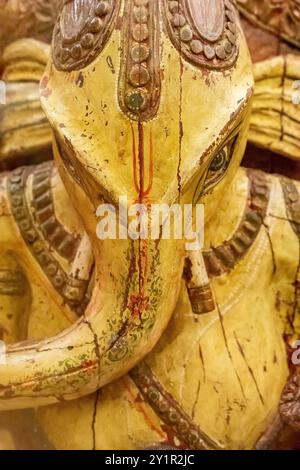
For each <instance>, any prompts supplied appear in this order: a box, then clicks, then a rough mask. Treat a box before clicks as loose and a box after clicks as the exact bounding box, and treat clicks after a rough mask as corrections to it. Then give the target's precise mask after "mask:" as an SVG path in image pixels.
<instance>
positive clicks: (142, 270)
mask: <svg viewBox="0 0 300 470" xmlns="http://www.w3.org/2000/svg"><path fill="white" fill-rule="evenodd" d="M131 132H132V156H133V181H134V187H135V190H136V192H137V194H138V202H139V204H143V203H145V204H146V205H147V209H148V215H149V214H150V201H149V200H148V196H149V194H150V191H151V189H152V186H153V160H154V159H153V154H154V152H153V138H152V130H151V129H150V135H149V182H148V186H147V188H146V189H145V136H144V127H143V124H142V123H141V122H138V139H137V140H138V152H137V145H136V137H135V132H134V128H133V125H132V124H131ZM138 165H139V167H138ZM148 220H149V218H148ZM150 226H151V220H149V224H148V230H149V229H150ZM138 266H139V292H138V294H134V295H132V296H131V298H130V301H129V304H128V308H129V309H130V311H131V312H132V315H133V316H134V317H136V316H141V313H142V312H143V311H145V310H147V308H148V304H149V297H148V296H147V295H146V294H145V285H146V283H147V275H148V240H141V239H139V258H138Z"/></svg>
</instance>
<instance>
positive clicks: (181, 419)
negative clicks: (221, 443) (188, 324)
mask: <svg viewBox="0 0 300 470" xmlns="http://www.w3.org/2000/svg"><path fill="white" fill-rule="evenodd" d="M130 376H131V378H132V380H133V381H134V383H135V385H136V386H137V388H138V389H139V390H140V392H141V393H142V395H143V397H144V398H145V400H146V401H147V403H149V405H150V406H151V407H152V408H153V409H154V411H155V412H156V413H157V415H158V416H159V417H160V418H161V420H162V421H163V422H164V423H166V424H167V425H169V426H170V427H171V428H173V429H174V431H175V432H176V435H177V437H178V439H179V440H180V442H182V443H184V444H185V445H186V446H187V448H189V449H193V450H194V449H195V450H203V449H216V448H218V444H217V443H215V442H213V441H212V440H211V439H210V438H209V437H208V436H206V435H205V434H204V433H203V432H202V431H201V430H200V429H199V428H198V427H197V426H196V425H195V424H194V423H193V422H192V420H191V419H190V418H189V416H188V415H187V414H186V413H185V412H184V411H183V410H182V409H181V408H180V406H179V405H178V403H176V402H175V400H174V399H173V398H172V397H171V396H170V395H169V394H168V393H167V392H166V391H165V390H164V389H163V387H162V385H161V384H160V383H159V382H158V380H157V379H156V378H155V377H154V375H153V373H152V371H151V369H150V368H149V367H148V366H147V365H146V364H145V363H141V364H139V365H138V366H137V367H135V368H134V369H133V370H132V371H131V373H130Z"/></svg>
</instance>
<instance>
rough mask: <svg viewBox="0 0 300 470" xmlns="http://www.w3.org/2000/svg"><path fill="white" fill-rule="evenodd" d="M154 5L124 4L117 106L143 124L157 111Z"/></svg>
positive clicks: (157, 44)
mask: <svg viewBox="0 0 300 470" xmlns="http://www.w3.org/2000/svg"><path fill="white" fill-rule="evenodd" d="M158 3H159V2H157V1H141V0H126V5H125V11H124V17H123V26H122V48H121V66H120V76H119V86H118V97H119V105H120V107H121V109H122V111H123V112H124V113H125V114H126V115H127V116H129V117H130V119H132V120H135V121H140V122H141V121H147V120H149V119H151V118H153V117H154V116H155V115H156V113H157V110H158V107H159V102H160V94H161V75H160V27H159V24H160V23H159V7H158Z"/></svg>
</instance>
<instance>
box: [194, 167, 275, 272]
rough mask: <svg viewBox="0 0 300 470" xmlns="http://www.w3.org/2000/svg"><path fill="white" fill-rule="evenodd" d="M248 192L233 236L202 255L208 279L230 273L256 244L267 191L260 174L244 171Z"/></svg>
mask: <svg viewBox="0 0 300 470" xmlns="http://www.w3.org/2000/svg"><path fill="white" fill-rule="evenodd" d="M248 177H249V179H250V192H249V197H248V202H247V207H246V210H245V213H244V216H243V220H242V222H241V224H240V226H239V227H238V229H237V231H236V233H235V234H234V236H233V237H232V238H231V239H230V240H228V241H226V242H225V243H223V244H222V245H220V246H218V247H215V248H212V249H211V250H209V251H206V252H204V253H203V256H204V261H205V264H206V269H207V272H208V275H209V277H210V278H214V277H217V276H220V275H222V274H224V273H227V272H229V271H230V270H232V269H233V268H234V267H235V266H236V265H237V263H238V262H239V261H241V260H242V259H243V258H244V257H245V256H246V254H247V253H248V251H249V249H250V248H251V246H252V244H253V243H254V241H255V240H256V238H257V236H258V234H259V231H260V228H261V226H262V224H263V220H264V218H265V216H266V213H267V207H268V203H269V197H270V188H269V186H268V183H267V181H266V178H265V176H264V174H263V173H260V172H259V171H250V170H249V171H248Z"/></svg>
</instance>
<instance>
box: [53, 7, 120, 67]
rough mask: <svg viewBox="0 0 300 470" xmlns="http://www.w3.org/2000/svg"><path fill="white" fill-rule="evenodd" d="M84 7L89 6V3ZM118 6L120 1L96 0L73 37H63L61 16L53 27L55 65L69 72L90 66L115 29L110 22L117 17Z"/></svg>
mask: <svg viewBox="0 0 300 470" xmlns="http://www.w3.org/2000/svg"><path fill="white" fill-rule="evenodd" d="M73 1H77V0H73ZM81 8H86V9H87V8H89V5H88V4H87V5H84V6H81ZM118 9H119V0H94V8H93V11H92V12H89V17H88V20H87V21H86V23H85V25H84V27H83V28H82V30H81V31H78V33H77V35H76V34H75V37H74V38H72V39H71V40H70V39H68V38H66V37H64V34H63V31H62V27H61V24H60V20H61V18H59V20H58V22H57V24H56V27H55V30H54V47H53V50H54V54H53V58H54V62H55V65H56V67H57V68H58V69H62V70H68V71H70V70H79V69H80V68H83V67H85V66H86V65H88V64H89V63H90V62H91V60H92V59H93V57H94V55H96V54H99V52H100V51H101V50H102V49H103V47H104V45H105V42H106V40H107V37H108V36H109V35H110V34H111V32H112V28H111V21H112V19H113V18H115V17H116V15H117V11H118ZM63 14H64V10H63V11H62V15H63Z"/></svg>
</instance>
